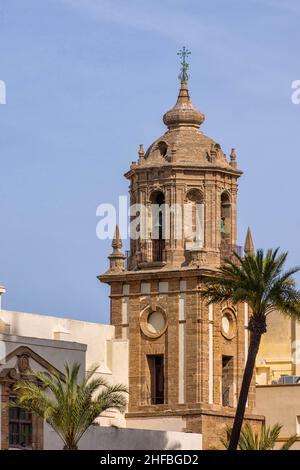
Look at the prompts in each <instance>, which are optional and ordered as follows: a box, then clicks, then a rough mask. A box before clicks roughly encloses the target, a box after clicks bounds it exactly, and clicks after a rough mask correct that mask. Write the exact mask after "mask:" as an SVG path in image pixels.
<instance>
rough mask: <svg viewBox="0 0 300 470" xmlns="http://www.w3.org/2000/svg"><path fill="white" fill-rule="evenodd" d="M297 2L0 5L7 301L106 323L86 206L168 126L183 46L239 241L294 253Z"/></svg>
mask: <svg viewBox="0 0 300 470" xmlns="http://www.w3.org/2000/svg"><path fill="white" fill-rule="evenodd" d="M299 21H300V4H299V2H298V1H297V0H295V1H292V0H290V1H289V0H286V1H285V2H283V1H279V0H278V1H276V0H248V1H247V2H245V1H242V0H227V1H226V2H225V1H224V0H210V1H209V2H208V1H199V0H160V1H158V0H151V1H149V0H147V1H143V0H130V1H128V0H114V1H108V0H43V1H40V0H26V2H24V1H23V0H0V80H4V81H5V82H6V86H7V104H6V105H0V128H1V132H0V160H1V167H0V168H1V173H0V217H1V230H0V282H2V283H3V284H5V286H6V287H7V289H8V292H7V294H6V295H5V298H4V299H3V304H4V307H5V308H7V309H15V310H20V311H28V312H37V313H45V314H52V315H60V316H66V317H72V318H79V319H85V320H88V321H101V322H105V321H108V318H109V303H108V288H107V287H106V286H104V285H100V284H99V282H98V281H97V279H96V275H97V274H99V273H102V272H104V271H105V270H106V269H107V255H108V254H109V252H110V242H109V241H100V240H98V239H97V238H96V224H97V218H96V207H97V205H98V204H100V203H102V202H110V203H116V202H117V199H118V196H119V194H126V192H127V181H126V180H125V178H123V173H124V172H125V171H126V170H127V169H128V168H129V165H130V162H131V161H132V160H135V159H136V158H137V150H138V144H140V143H144V146H145V148H146V147H147V146H148V145H149V144H150V143H151V142H152V141H153V140H155V139H156V138H157V137H158V136H159V135H161V134H162V132H164V125H163V123H162V119H161V118H162V115H163V113H164V112H165V111H166V110H168V109H169V108H170V107H171V106H172V105H173V104H174V102H175V100H176V96H177V92H178V79H177V76H178V68H179V65H178V57H177V56H176V53H177V51H178V49H179V48H180V47H181V46H182V45H183V44H184V45H186V46H187V47H188V48H189V49H191V51H192V55H191V56H190V63H191V66H190V72H191V79H190V84H189V87H190V93H191V97H192V100H193V103H194V104H195V105H196V106H197V107H198V108H199V109H200V110H201V111H203V112H204V113H205V115H206V121H205V123H204V125H203V131H204V132H205V133H206V134H207V135H209V136H211V137H213V138H214V139H215V140H217V141H218V142H219V143H220V144H221V145H222V147H223V149H224V150H225V152H227V153H229V151H230V148H231V147H235V148H236V152H237V156H238V163H239V167H240V168H241V169H242V170H243V171H244V176H243V177H242V178H241V179H240V187H239V216H238V222H239V241H240V244H242V243H243V241H244V237H245V233H246V228H247V226H248V225H250V226H251V229H252V233H253V237H254V241H255V244H256V246H259V247H264V248H266V247H276V246H281V247H282V249H285V250H288V251H289V253H290V256H289V262H290V264H298V263H299V264H300V243H299V227H300V212H299V210H298V204H299V196H298V188H299V184H300V183H299V170H300V155H299V150H298V148H299V136H300V133H299V121H300V105H299V106H296V105H293V104H292V102H291V93H292V91H291V83H292V81H293V80H296V79H300V68H299V51H298V49H299V43H300V30H299Z"/></svg>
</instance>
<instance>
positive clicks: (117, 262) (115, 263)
mask: <svg viewBox="0 0 300 470" xmlns="http://www.w3.org/2000/svg"><path fill="white" fill-rule="evenodd" d="M111 246H112V248H113V252H112V254H111V255H109V257H108V259H109V270H108V272H122V271H125V259H126V256H125V255H124V254H123V253H122V251H121V249H122V246H123V243H122V240H121V236H120V229H119V226H118V225H116V230H115V235H114V238H113V241H112V244H111Z"/></svg>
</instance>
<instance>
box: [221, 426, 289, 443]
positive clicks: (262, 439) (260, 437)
mask: <svg viewBox="0 0 300 470" xmlns="http://www.w3.org/2000/svg"><path fill="white" fill-rule="evenodd" d="M281 429H282V426H281V425H280V424H274V426H273V427H269V426H268V427H266V426H265V424H263V426H262V428H261V430H260V432H259V433H256V432H254V431H252V428H251V426H250V424H249V423H246V424H245V426H243V428H242V430H241V434H240V438H239V443H238V448H239V449H240V450H273V449H274V447H275V444H276V441H277V439H278V437H279V434H280V431H281ZM231 433H232V430H231V429H230V428H227V430H226V439H221V442H222V444H223V445H224V447H225V449H228V447H229V442H230V436H231ZM296 440H297V434H294V435H293V436H291V437H289V439H288V440H287V441H286V442H285V443H284V444H283V445H282V446H281V448H280V449H278V450H289V449H290V448H291V447H292V445H293V444H294V443H295V442H296Z"/></svg>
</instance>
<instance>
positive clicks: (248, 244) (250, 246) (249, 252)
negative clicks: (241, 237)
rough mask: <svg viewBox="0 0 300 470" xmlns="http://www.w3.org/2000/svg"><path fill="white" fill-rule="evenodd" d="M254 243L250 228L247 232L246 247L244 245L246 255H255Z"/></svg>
mask: <svg viewBox="0 0 300 470" xmlns="http://www.w3.org/2000/svg"><path fill="white" fill-rule="evenodd" d="M254 251H255V249H254V243H253V239H252V235H251V230H250V228H249V227H248V230H247V235H246V240H245V245H244V252H245V254H246V255H253V254H254Z"/></svg>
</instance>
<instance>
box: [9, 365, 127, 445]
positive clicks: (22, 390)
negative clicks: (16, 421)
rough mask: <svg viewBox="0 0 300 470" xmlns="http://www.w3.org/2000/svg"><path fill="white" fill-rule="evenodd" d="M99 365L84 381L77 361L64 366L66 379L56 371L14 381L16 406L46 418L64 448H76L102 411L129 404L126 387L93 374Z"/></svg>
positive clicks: (121, 410) (90, 371) (122, 410)
mask: <svg viewBox="0 0 300 470" xmlns="http://www.w3.org/2000/svg"><path fill="white" fill-rule="evenodd" d="M97 368H98V365H96V364H95V365H93V366H92V367H91V369H90V370H89V371H88V372H87V374H86V376H85V378H84V379H83V380H80V379H79V369H80V365H79V364H78V363H75V364H73V365H72V367H71V368H70V367H69V366H68V364H66V365H65V376H64V378H62V376H61V374H59V373H58V372H57V371H55V370H52V371H51V372H33V373H31V375H30V378H28V379H23V380H20V381H19V382H17V383H16V384H15V386H14V389H15V390H16V392H17V398H16V401H15V405H16V406H20V407H22V408H25V409H26V410H28V411H33V412H34V413H36V414H37V415H38V416H40V417H41V418H43V419H44V420H45V421H46V422H47V423H48V424H49V425H50V426H51V427H52V428H53V429H54V431H55V432H56V433H57V434H58V435H59V436H60V438H61V439H62V441H63V443H64V449H65V450H77V449H78V442H79V440H80V439H81V437H82V436H83V434H84V433H85V432H86V431H87V429H88V428H89V427H90V426H91V425H92V424H93V423H94V421H95V419H96V418H97V417H98V416H99V415H100V413H102V412H103V411H105V410H108V409H116V410H118V411H120V412H124V411H125V407H126V403H127V400H126V398H125V396H124V394H125V393H127V388H126V387H125V386H124V385H120V384H116V385H109V384H108V383H107V382H106V380H105V379H104V378H103V377H101V376H98V377H93V376H94V374H95V372H96V370H97ZM13 406H14V405H13Z"/></svg>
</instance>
